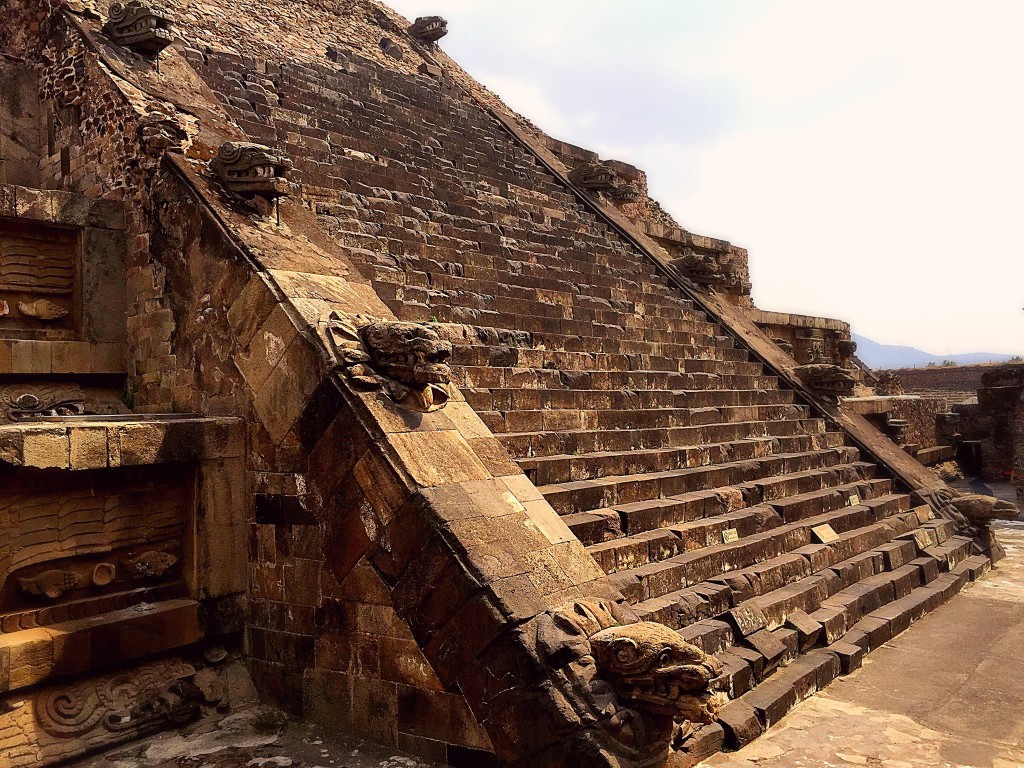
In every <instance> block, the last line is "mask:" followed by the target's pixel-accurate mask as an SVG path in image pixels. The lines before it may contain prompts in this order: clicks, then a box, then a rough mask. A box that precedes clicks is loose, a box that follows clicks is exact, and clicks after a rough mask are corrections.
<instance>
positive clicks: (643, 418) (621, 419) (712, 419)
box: [478, 404, 810, 434]
mask: <svg viewBox="0 0 1024 768" xmlns="http://www.w3.org/2000/svg"><path fill="white" fill-rule="evenodd" d="M478 415H479V416H480V418H481V419H482V420H483V422H484V423H485V424H486V425H487V426H488V428H489V429H490V430H491V431H492V432H494V433H495V434H500V433H503V432H561V431H573V430H606V429H628V430H634V429H671V428H673V427H695V426H704V425H707V424H732V423H740V422H748V421H776V420H780V419H803V418H807V417H808V416H809V415H810V407H809V406H806V405H795V404H786V405H735V406H732V405H725V406H721V407H718V408H652V409H640V408H637V409H632V410H569V409H557V410H537V411H516V410H513V411H505V412H502V411H478Z"/></svg>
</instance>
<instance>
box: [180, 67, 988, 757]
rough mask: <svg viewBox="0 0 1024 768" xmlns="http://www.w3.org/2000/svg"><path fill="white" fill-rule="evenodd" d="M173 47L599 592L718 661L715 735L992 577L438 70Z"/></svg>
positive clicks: (755, 729) (794, 696)
mask: <svg viewBox="0 0 1024 768" xmlns="http://www.w3.org/2000/svg"><path fill="white" fill-rule="evenodd" d="M184 53H185V56H186V58H187V59H188V60H189V62H190V63H191V64H192V65H193V66H194V67H195V68H196V70H197V71H198V72H199V73H200V74H201V75H202V76H203V78H204V79H205V80H206V81H207V83H208V84H209V85H210V86H211V87H212V88H213V90H214V91H215V92H217V93H218V95H219V96H220V97H221V99H222V101H223V102H224V103H225V105H226V106H227V107H228V108H229V110H230V111H231V113H232V115H233V117H234V118H235V119H236V120H237V122H238V124H239V125H240V126H242V128H243V129H244V130H245V131H246V132H247V133H248V134H249V135H250V137H251V138H252V139H253V140H256V141H262V142H265V143H267V144H271V145H274V146H275V147H277V148H279V149H281V150H283V151H285V152H287V153H289V154H290V155H291V157H292V158H293V159H294V160H295V163H296V169H295V179H296V181H297V182H298V183H299V185H300V189H301V195H302V201H303V203H304V204H305V205H307V206H309V207H310V208H312V209H314V210H315V211H316V212H317V213H318V214H319V218H320V222H321V224H322V226H323V227H324V229H326V231H327V232H329V233H330V234H331V236H332V237H333V238H334V240H335V241H336V242H337V243H338V244H339V245H340V246H341V247H342V248H343V249H344V250H345V252H346V253H347V255H348V257H349V258H350V259H351V260H352V261H353V262H354V263H356V264H357V265H358V266H359V268H360V269H361V271H362V272H363V274H364V275H365V277H366V278H368V279H369V280H371V281H372V284H373V287H374V288H375V290H376V292H377V294H378V296H380V297H381V298H382V299H383V300H384V301H385V303H386V304H387V305H388V307H389V308H390V309H391V311H392V312H393V313H394V314H395V315H396V316H397V317H399V318H400V319H405V320H415V321H432V322H435V323H438V324H440V326H441V328H442V332H444V333H446V334H447V335H448V337H449V338H451V339H452V340H453V342H454V343H455V345H456V348H455V353H454V361H453V362H454V364H455V366H454V367H455V375H456V379H457V382H458V384H459V385H460V387H461V389H462V392H463V395H464V396H465V399H466V400H467V401H468V402H469V403H470V404H471V405H472V406H473V407H474V409H476V411H477V412H478V413H479V415H480V416H481V417H482V419H483V421H484V422H485V423H486V424H487V426H488V427H489V428H490V430H491V432H492V433H493V434H494V436H495V437H496V438H497V440H498V441H499V442H500V444H501V445H502V446H503V447H504V449H505V450H506V451H507V452H508V454H509V456H511V457H512V458H513V459H514V460H515V461H516V462H517V463H518V464H519V466H520V467H521V468H522V470H523V471H524V472H525V473H526V475H527V476H528V477H529V478H530V479H531V480H532V481H533V483H534V484H535V485H536V487H537V490H538V491H539V492H540V494H542V495H543V497H544V498H545V499H546V500H547V501H548V502H549V503H550V504H551V506H552V507H553V508H554V509H555V510H556V511H557V512H558V513H559V514H560V515H561V516H562V519H563V520H564V521H565V523H566V524H567V525H568V526H569V528H570V529H571V530H572V531H573V533H574V534H575V535H576V536H577V537H578V538H579V540H580V541H581V542H583V543H584V544H585V545H586V547H587V550H588V551H589V552H590V554H591V555H592V556H593V558H594V560H595V561H596V562H597V563H598V564H599V565H600V567H601V568H603V569H604V571H605V573H606V574H607V582H608V583H609V584H610V585H612V586H614V587H615V588H616V589H617V590H619V591H620V592H621V593H622V595H624V596H625V598H626V600H627V601H628V603H629V604H630V605H632V607H633V609H634V610H635V611H636V613H637V614H638V615H639V616H640V617H641V618H642V619H650V620H654V621H659V622H662V623H664V624H666V625H668V626H669V627H672V628H673V629H676V630H677V631H678V632H679V633H680V635H681V636H683V637H684V638H685V639H686V640H687V641H689V642H692V643H694V644H696V645H698V646H699V647H701V648H702V649H704V650H705V651H706V652H709V653H713V654H716V655H718V656H719V658H720V659H721V660H722V661H723V662H724V664H725V668H726V670H727V674H726V676H725V677H724V678H723V680H722V681H721V683H722V686H723V689H724V690H726V691H727V692H728V693H729V694H730V695H731V696H732V697H733V699H734V700H733V702H732V703H730V704H729V705H728V706H727V707H726V708H725V710H724V711H723V717H722V722H721V725H720V726H709V727H708V734H709V735H706V738H705V741H706V742H707V744H710V745H711V747H710V748H717V747H718V746H721V744H722V743H723V740H724V741H725V742H726V743H727V744H730V745H732V746H739V745H741V744H743V743H746V741H749V739H750V738H752V737H753V736H755V735H757V733H760V731H761V730H762V729H763V728H764V727H767V726H769V725H771V724H772V723H774V722H776V721H777V720H778V718H779V717H780V716H781V715H782V714H784V712H785V711H787V710H788V709H789V708H790V707H791V706H793V704H795V702H796V701H798V700H799V699H801V698H803V697H804V696H806V695H808V694H809V693H811V692H813V690H816V689H817V688H820V687H822V686H823V685H825V684H827V682H828V681H829V680H831V679H833V678H834V677H835V676H837V675H839V674H842V673H846V672H848V671H850V670H851V669H854V668H856V666H857V665H859V663H860V658H861V656H862V654H863V653H864V652H867V651H870V650H872V649H874V648H875V647H877V646H878V645H879V644H880V643H883V642H885V641H886V640H887V639H888V638H890V637H891V636H894V635H896V634H898V633H899V632H901V631H903V630H904V629H906V627H907V626H909V624H910V623H911V622H912V621H914V620H916V619H917V618H919V617H920V616H921V615H922V614H923V613H924V612H926V611H928V610H931V609H932V608H934V607H936V606H937V605H938V604H940V603H941V602H943V601H944V600H946V599H948V597H949V596H950V595H951V594H953V593H954V592H955V591H956V590H958V589H959V588H960V587H961V586H963V584H964V583H965V582H966V581H967V580H968V579H971V578H975V577H976V576H977V575H978V574H980V573H981V572H983V571H984V570H985V568H987V566H988V561H987V560H986V559H985V558H982V557H975V556H972V555H971V542H970V541H969V540H968V539H966V538H963V537H961V536H958V535H956V532H955V530H954V529H953V526H952V524H950V523H948V522H947V521H944V520H937V519H934V516H933V513H932V512H931V511H930V509H929V508H928V507H926V506H922V505H919V504H915V503H914V501H913V500H912V497H911V495H908V493H907V492H906V489H902V488H900V487H899V486H898V485H897V484H896V482H894V481H893V480H892V479H890V478H889V477H886V476H885V473H884V472H883V471H882V470H881V469H880V468H879V467H878V466H876V465H875V464H874V463H872V462H871V461H870V460H868V458H869V457H865V456H863V455H861V454H860V452H859V451H858V449H857V448H855V447H853V446H851V445H849V444H848V443H847V440H846V436H845V435H844V434H843V433H841V432H837V431H833V430H831V429H830V428H829V425H828V424H827V423H826V422H825V421H824V420H823V419H821V418H817V417H816V416H815V414H814V412H813V410H812V408H811V406H810V405H809V404H808V403H805V402H801V400H800V397H799V396H798V395H797V394H796V393H794V392H793V391H791V390H788V389H786V388H784V387H783V386H782V385H781V384H780V382H779V380H778V379H777V378H776V377H775V376H773V375H772V374H771V372H770V371H768V370H766V369H765V368H764V367H763V366H762V365H761V364H760V363H759V362H757V361H755V360H753V359H752V357H751V355H750V354H748V352H747V351H746V350H745V349H742V348H740V347H738V346H737V343H736V342H735V341H734V340H733V338H732V337H730V336H729V335H728V334H727V333H726V331H725V330H724V329H723V328H722V327H720V326H719V325H717V324H716V323H715V322H713V320H712V319H711V318H709V317H708V316H706V314H705V313H704V312H702V311H700V310H699V309H697V308H696V307H695V306H694V304H693V302H692V301H691V300H690V299H688V298H687V297H686V296H685V295H684V294H683V293H682V292H681V291H680V289H678V288H677V287H676V286H674V285H672V284H670V283H669V281H668V279H667V278H666V277H664V276H663V275H662V274H661V273H660V272H659V271H658V270H657V269H656V267H655V266H654V265H653V264H652V263H650V262H649V261H648V260H647V259H646V257H645V256H644V255H642V254H641V253H639V252H637V251H635V250H634V249H633V248H632V247H631V246H630V245H629V244H628V243H627V242H626V241H624V240H622V239H621V238H619V237H618V236H617V235H616V234H615V233H614V232H613V231H612V230H611V229H610V228H609V227H608V226H607V225H606V224H605V223H603V222H602V221H601V220H599V219H597V218H596V217H595V216H593V215H592V214H590V213H588V212H587V210H586V208H585V207H584V206H583V205H582V204H581V203H580V201H579V200H577V199H576V198H575V197H574V196H573V195H572V194H570V192H569V191H568V190H567V189H566V188H565V187H563V186H562V185H561V184H560V183H559V182H558V180H557V179H555V178H554V177H552V176H551V175H549V174H547V173H546V172H545V171H544V170H543V169H542V168H541V167H540V165H539V164H538V162H537V161H536V159H535V158H534V157H533V156H532V155H531V154H530V153H529V152H527V151H526V150H525V149H524V147H523V146H522V145H520V144H519V143H517V142H516V141H514V140H513V139H512V138H511V137H510V136H509V135H507V134H506V133H505V132H504V131H503V130H502V128H501V127H500V126H499V125H498V123H497V122H496V121H494V120H493V119H492V118H491V117H490V116H489V115H488V114H487V113H486V112H484V111H483V110H482V109H480V107H479V105H477V104H476V103H475V102H474V101H473V100H472V99H471V98H469V97H468V96H467V95H466V94H465V93H464V92H461V91H460V90H458V89H457V88H454V87H452V85H451V84H450V83H447V82H438V81H436V80H434V79H433V78H432V77H430V76H427V75H423V76H420V77H408V76H405V75H401V74H398V73H395V72H391V71H388V70H385V69H382V68H379V67H377V66H375V65H371V64H370V63H369V62H366V61H365V60H361V59H358V58H357V57H352V58H351V59H347V58H345V56H344V55H342V54H338V61H337V63H336V65H328V64H326V63H325V64H324V65H312V64H281V65H278V64H274V65H266V64H263V63H260V62H251V61H250V62H247V61H244V60H242V59H241V58H240V57H233V56H230V55H228V54H223V53H219V52H216V51H213V50H207V51H202V52H200V51H196V50H186V51H185V52H184ZM253 83H259V84H260V92H261V95H260V98H259V99H257V98H254V97H253V96H252V88H251V84H253ZM716 729H717V730H716ZM716 733H717V736H716V735H715V734H716Z"/></svg>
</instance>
